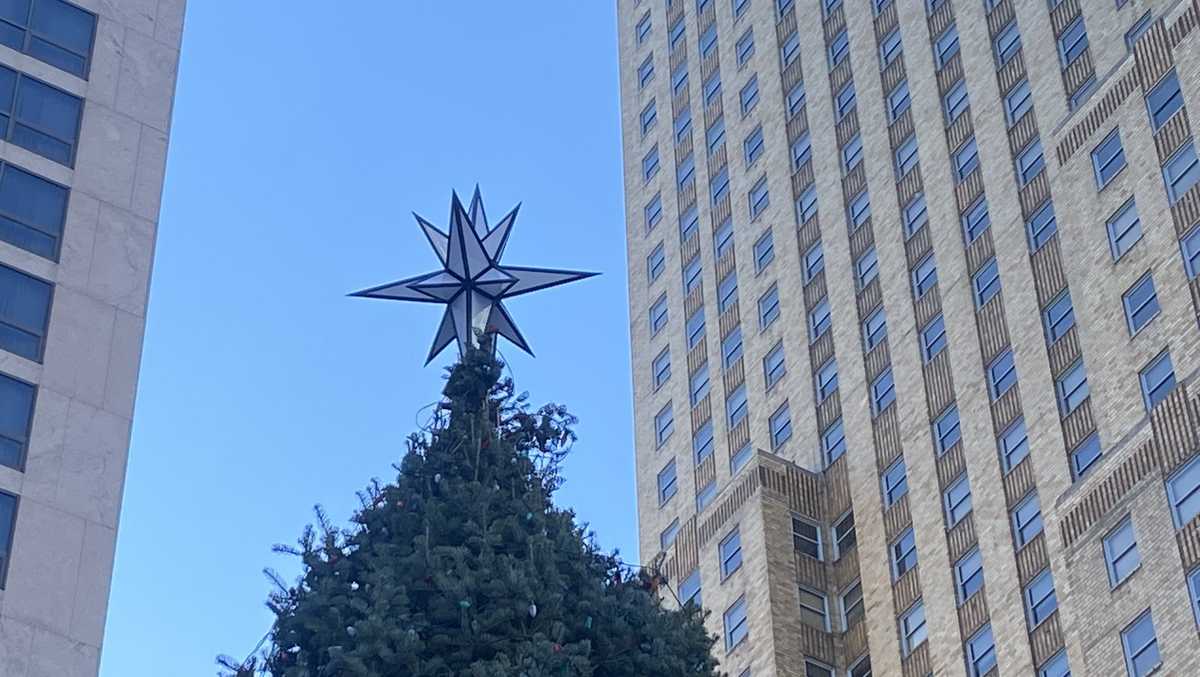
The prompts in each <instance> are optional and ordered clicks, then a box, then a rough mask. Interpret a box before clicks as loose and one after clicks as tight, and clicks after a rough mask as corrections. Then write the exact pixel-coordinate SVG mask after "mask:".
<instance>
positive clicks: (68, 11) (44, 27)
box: [29, 0, 96, 56]
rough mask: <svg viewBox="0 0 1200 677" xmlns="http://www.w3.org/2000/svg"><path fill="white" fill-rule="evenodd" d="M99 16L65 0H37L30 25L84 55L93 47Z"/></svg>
mask: <svg viewBox="0 0 1200 677" xmlns="http://www.w3.org/2000/svg"><path fill="white" fill-rule="evenodd" d="M95 26H96V17H95V16H93V15H92V14H90V13H88V12H86V11H84V10H82V9H80V8H78V7H75V6H74V5H69V4H67V3H65V2H62V0H37V2H36V3H35V4H34V7H33V16H32V17H31V19H30V21H29V27H30V28H32V29H33V32H34V34H36V35H39V36H41V37H43V38H45V39H46V40H47V41H49V42H52V43H54V44H55V45H57V46H59V47H62V48H64V49H69V50H71V51H72V52H74V53H75V54H78V55H80V56H87V54H88V53H89V52H91V51H92V33H93V32H94V30H95Z"/></svg>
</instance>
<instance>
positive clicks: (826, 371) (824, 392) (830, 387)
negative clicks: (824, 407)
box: [815, 357, 838, 403]
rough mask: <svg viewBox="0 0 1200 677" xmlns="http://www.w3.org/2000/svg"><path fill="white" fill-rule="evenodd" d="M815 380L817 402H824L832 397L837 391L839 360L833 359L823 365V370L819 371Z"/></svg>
mask: <svg viewBox="0 0 1200 677" xmlns="http://www.w3.org/2000/svg"><path fill="white" fill-rule="evenodd" d="M815 380H816V385H817V402H818V403H819V402H824V401H825V400H826V399H827V398H828V397H829V396H830V395H832V394H833V393H834V392H836V391H837V387H838V367H837V359H836V358H832V357H831V358H829V361H828V362H826V363H825V364H823V365H821V368H820V369H818V370H817V377H816V379H815Z"/></svg>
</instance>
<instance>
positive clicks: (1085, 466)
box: [1071, 433, 1101, 480]
mask: <svg viewBox="0 0 1200 677" xmlns="http://www.w3.org/2000/svg"><path fill="white" fill-rule="evenodd" d="M1100 455H1101V452H1100V435H1099V434H1097V433H1092V434H1091V435H1088V438H1087V439H1086V440H1084V441H1082V442H1080V443H1079V446H1077V447H1075V448H1074V449H1072V450H1071V479H1073V480H1078V479H1080V478H1081V477H1083V476H1084V474H1085V473H1087V471H1088V470H1090V469H1091V467H1092V464H1094V463H1095V462H1096V461H1098V460H1100Z"/></svg>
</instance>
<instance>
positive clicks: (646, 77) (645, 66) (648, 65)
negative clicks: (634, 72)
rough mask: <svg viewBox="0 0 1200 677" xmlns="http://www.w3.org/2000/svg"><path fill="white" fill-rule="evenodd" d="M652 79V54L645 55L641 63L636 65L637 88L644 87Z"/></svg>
mask: <svg viewBox="0 0 1200 677" xmlns="http://www.w3.org/2000/svg"><path fill="white" fill-rule="evenodd" d="M653 79H654V55H653V54H651V55H650V56H648V57H646V60H645V61H643V62H642V65H640V66H638V88H639V89H645V87H646V85H648V84H650V81H651V80H653Z"/></svg>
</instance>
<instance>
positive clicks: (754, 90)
mask: <svg viewBox="0 0 1200 677" xmlns="http://www.w3.org/2000/svg"><path fill="white" fill-rule="evenodd" d="M738 99H739V100H740V101H741V103H742V115H745V114H747V113H749V112H750V111H751V109H753V108H754V104H756V103H758V76H753V77H751V78H750V82H747V83H746V86H745V87H742V91H741V92H740V93H739V94H738Z"/></svg>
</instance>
